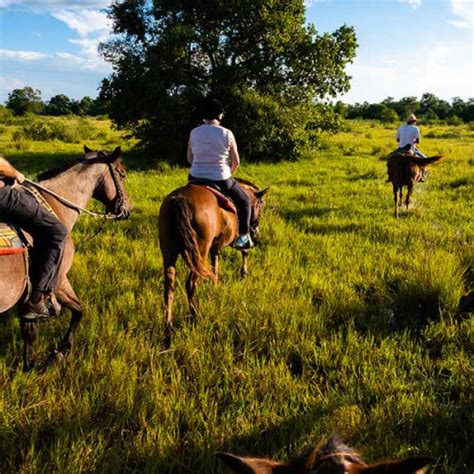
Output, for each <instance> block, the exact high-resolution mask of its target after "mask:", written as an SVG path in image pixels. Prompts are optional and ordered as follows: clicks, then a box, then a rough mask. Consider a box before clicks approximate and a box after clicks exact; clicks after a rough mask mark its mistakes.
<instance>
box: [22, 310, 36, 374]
mask: <svg viewBox="0 0 474 474" xmlns="http://www.w3.org/2000/svg"><path fill="white" fill-rule="evenodd" d="M20 326H21V334H22V336H23V371H25V372H28V371H29V370H31V369H32V368H33V367H34V365H35V363H34V360H33V344H34V342H35V340H36V333H37V330H36V321H35V320H29V319H25V318H21V320H20Z"/></svg>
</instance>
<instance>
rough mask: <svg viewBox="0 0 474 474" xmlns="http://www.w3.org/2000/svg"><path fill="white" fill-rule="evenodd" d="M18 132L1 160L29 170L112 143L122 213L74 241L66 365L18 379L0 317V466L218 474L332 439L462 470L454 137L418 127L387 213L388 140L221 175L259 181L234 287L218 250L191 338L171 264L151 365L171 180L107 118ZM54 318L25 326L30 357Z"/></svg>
mask: <svg viewBox="0 0 474 474" xmlns="http://www.w3.org/2000/svg"><path fill="white" fill-rule="evenodd" d="M28 120H30V119H26V120H24V121H23V122H21V120H19V121H10V122H9V123H7V124H3V125H0V133H1V135H0V145H1V148H0V152H2V153H3V154H4V155H5V156H6V157H7V158H9V159H11V161H12V162H13V163H14V164H16V165H17V166H18V167H19V168H20V169H21V170H22V171H24V172H26V173H27V174H28V175H29V176H30V177H33V176H34V175H35V174H36V173H37V172H39V171H41V170H44V169H47V168H49V167H52V166H55V165H56V164H59V163H61V164H62V163H63V162H65V161H67V159H70V158H72V157H76V156H78V155H80V154H81V151H82V143H83V142H87V144H88V145H89V146H90V147H92V148H99V147H101V148H106V149H112V148H113V147H114V146H116V145H118V144H121V145H122V146H123V148H124V150H125V152H126V153H125V157H126V160H125V161H126V163H127V166H128V169H129V176H128V178H127V187H128V190H129V194H130V196H131V199H132V201H133V203H134V212H133V214H132V216H131V218H130V219H129V220H128V221H126V222H119V223H109V224H107V226H106V228H105V231H104V232H103V233H102V234H101V235H100V236H99V237H97V238H95V239H94V240H92V241H90V242H85V243H82V244H81V242H83V240H84V238H85V236H86V235H87V234H88V233H89V232H91V231H92V230H94V229H96V228H97V226H98V225H99V223H98V222H97V221H95V220H92V219H91V218H88V217H82V218H81V219H80V221H79V225H78V226H77V228H76V229H75V230H74V237H75V241H76V242H77V243H79V248H78V252H77V254H76V259H75V263H74V267H73V270H72V272H71V280H72V282H73V284H74V286H75V288H76V290H77V292H78V294H79V295H80V296H81V298H82V301H83V302H84V306H85V310H86V315H85V317H84V320H83V324H82V326H81V327H80V329H79V331H78V333H77V338H76V346H75V347H74V349H73V351H72V353H71V354H70V356H69V357H68V358H67V359H66V360H63V361H60V362H58V363H57V364H56V365H55V366H54V367H52V368H51V369H50V370H48V371H47V372H45V373H40V372H38V371H33V372H31V373H28V374H24V373H22V371H21V348H22V341H21V337H20V330H19V322H18V320H17V318H16V317H15V315H14V314H7V315H2V316H1V317H0V386H1V391H0V472H2V473H3V472H25V473H26V472H72V473H75V472H100V473H103V472H131V471H139V472H158V473H219V472H224V470H223V467H222V466H221V465H220V462H219V461H218V460H217V459H216V457H215V452H216V451H219V450H229V451H232V452H236V453H240V454H255V455H265V456H271V457H273V458H280V459H283V458H286V457H287V456H288V455H290V454H295V453H296V452H298V451H299V450H300V449H301V448H303V447H304V446H306V445H308V444H311V443H313V442H316V441H319V439H320V438H321V437H322V436H323V435H327V434H330V433H331V432H338V433H340V434H341V435H342V436H343V437H344V438H345V439H346V440H347V441H348V442H350V443H351V444H352V445H353V446H354V447H355V448H357V449H359V450H360V451H361V452H362V453H363V454H364V456H365V458H366V459H367V460H369V461H375V460H380V459H384V458H401V457H403V456H405V455H409V454H426V455H431V456H433V457H435V458H436V460H437V461H436V465H435V466H434V468H433V469H432V471H430V472H435V473H457V474H460V473H472V472H474V461H473V459H474V410H473V407H474V390H473V380H474V377H473V375H474V374H473V364H472V358H473V353H474V324H473V319H472V318H469V317H468V315H461V314H459V313H458V311H457V305H458V301H459V298H460V297H461V296H462V295H463V294H465V293H467V292H468V291H470V290H473V289H474V250H473V238H474V227H473V222H472V213H473V209H474V193H473V183H474V172H473V168H474V166H473V165H474V152H473V150H474V130H473V128H472V127H469V126H455V127H454V126H453V127H448V126H441V125H433V126H430V127H427V126H423V124H421V132H422V146H421V148H422V150H423V151H424V152H425V153H427V154H429V155H431V154H437V153H442V154H445V155H446V156H447V159H446V161H444V162H441V163H440V164H439V165H437V166H433V167H432V168H431V169H430V170H431V171H430V176H429V181H428V182H427V183H426V184H422V185H419V186H418V187H417V189H416V190H415V195H414V197H415V201H414V207H413V208H412V209H411V210H410V211H408V212H406V211H403V212H402V215H401V218H400V219H398V220H395V219H394V218H393V199H392V193H391V188H390V185H388V184H386V183H385V177H386V175H385V162H384V161H383V157H384V155H385V154H386V153H388V152H389V151H390V150H391V149H392V148H393V145H394V140H393V134H394V128H393V127H392V128H385V127H384V126H382V125H380V124H376V123H371V122H347V123H346V124H345V126H344V130H343V131H342V132H340V133H339V134H337V135H335V136H331V137H325V138H324V140H323V142H322V144H321V146H320V148H319V149H318V150H316V151H315V152H314V153H311V154H309V155H308V157H307V158H306V159H304V160H302V161H300V162H293V163H278V164H268V163H267V164H258V165H246V164H245V163H244V164H243V166H242V168H241V170H239V172H238V176H241V177H243V178H246V179H250V180H252V181H254V182H255V183H256V184H258V185H259V186H260V187H264V186H271V190H270V192H269V193H268V195H267V206H266V208H265V210H264V215H263V218H262V225H261V233H260V240H259V245H258V247H257V248H256V249H255V250H253V251H252V252H251V255H250V259H249V277H248V278H247V279H246V280H241V279H240V277H239V264H240V255H239V254H238V253H237V252H235V251H233V250H231V249H227V250H226V251H225V252H224V253H223V255H222V259H221V272H222V278H221V282H220V283H219V284H218V285H217V286H214V285H212V284H211V283H207V282H205V283H202V284H200V286H199V288H198V297H199V303H200V313H201V314H200V316H199V318H198V321H197V324H196V325H194V326H192V325H188V324H186V323H185V321H184V317H185V315H186V313H187V306H186V298H185V290H184V282H185V277H186V274H187V272H186V268H185V266H184V265H183V264H182V262H181V263H180V264H179V265H178V288H177V294H176V299H175V306H174V314H175V318H176V324H177V335H176V337H175V340H174V343H173V346H172V349H171V350H170V351H169V352H164V350H163V345H162V337H163V326H164V316H163V302H162V287H163V278H162V266H161V255H160V252H159V246H158V233H157V215H158V209H159V206H160V203H161V201H162V200H163V198H164V197H165V196H166V195H167V194H168V193H169V192H170V191H172V190H173V189H174V188H176V187H178V186H180V185H182V184H183V183H184V182H185V181H186V175H187V172H186V170H185V169H184V168H183V169H180V168H173V167H170V166H168V165H163V164H160V163H159V161H158V159H157V157H154V156H140V155H139V154H137V152H133V153H131V152H130V150H131V148H132V146H133V142H130V141H127V140H126V139H125V138H124V137H122V136H121V133H119V132H117V131H111V130H109V126H110V124H109V122H107V121H93V120H92V119H84V120H83V122H81V123H79V124H78V122H77V119H75V118H70V119H57V120H58V121H62V122H63V125H61V127H63V128H64V127H65V128H64V130H63V132H62V134H61V133H57V134H56V138H55V139H54V137H53V135H54V134H51V133H50V134H49V136H48V134H47V133H46V132H44V133H43V132H41V133H40V132H38V131H37V130H36V129H33V130H31V125H30V124H29V122H28ZM74 121H76V122H74ZM64 124H65V125H64ZM81 124H82V125H81ZM48 126H49V125H48ZM25 127H26V131H25ZM28 127H30V129H28ZM36 127H37V128H38V126H37V125H36ZM61 127H59V128H61ZM68 127H69V128H73V129H75V130H76V129H79V128H80V127H83V128H84V130H86V132H84V131H79V132H78V133H77V134H76V135H74V134H70V135H71V136H69V135H68V132H67V130H69V128H68ZM50 128H51V127H50ZM28 130H30V131H29V132H28ZM35 130H36V131H35ZM65 130H66V131H65ZM69 131H70V132H71V130H69ZM42 133H43V134H42ZM81 134H83V135H84V136H83V135H81ZM48 137H49V140H46V141H45V140H44V138H48ZM57 137H59V138H60V140H58V138H57ZM237 139H238V137H237ZM37 140H42V141H37ZM64 140H66V141H64ZM183 160H184V157H183ZM68 321H69V314H67V315H66V314H64V315H63V316H62V317H61V318H60V319H59V320H55V321H53V322H49V323H47V324H41V325H40V328H39V329H40V334H39V339H38V343H37V344H36V354H37V360H39V361H41V360H44V359H45V358H46V356H47V354H48V352H49V348H50V346H51V344H53V343H55V342H56V341H57V340H58V338H59V336H60V334H62V333H63V332H64V331H65V329H66V326H67V323H68Z"/></svg>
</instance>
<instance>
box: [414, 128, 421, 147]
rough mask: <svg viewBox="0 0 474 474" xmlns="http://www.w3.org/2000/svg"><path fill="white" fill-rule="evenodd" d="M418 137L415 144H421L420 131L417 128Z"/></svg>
mask: <svg viewBox="0 0 474 474" xmlns="http://www.w3.org/2000/svg"><path fill="white" fill-rule="evenodd" d="M416 132H417V137H416V138H415V143H417V144H418V143H420V129H419V128H418V127H416Z"/></svg>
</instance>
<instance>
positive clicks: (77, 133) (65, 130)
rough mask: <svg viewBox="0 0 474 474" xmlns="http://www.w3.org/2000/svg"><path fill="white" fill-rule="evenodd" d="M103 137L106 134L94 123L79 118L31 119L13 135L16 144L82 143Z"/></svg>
mask: <svg viewBox="0 0 474 474" xmlns="http://www.w3.org/2000/svg"><path fill="white" fill-rule="evenodd" d="M104 136H107V133H106V132H104V131H103V130H100V129H98V127H97V126H96V123H95V122H94V121H92V120H90V119H86V118H79V117H70V118H69V119H65V118H52V117H49V118H41V119H40V118H36V117H32V118H31V119H30V120H29V121H28V122H27V123H26V124H24V125H22V126H20V127H18V128H17V129H16V130H15V131H14V133H13V139H14V140H15V141H16V142H19V141H21V140H25V139H26V140H33V141H38V142H41V141H51V140H59V141H62V142H65V143H82V142H84V141H88V140H93V139H97V138H100V137H104Z"/></svg>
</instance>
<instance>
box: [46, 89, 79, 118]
mask: <svg viewBox="0 0 474 474" xmlns="http://www.w3.org/2000/svg"><path fill="white" fill-rule="evenodd" d="M72 109H73V102H72V101H71V99H69V97H67V96H66V95H64V94H59V95H55V96H53V97H51V99H50V100H49V101H48V103H47V104H46V107H45V109H44V113H45V115H70V114H72Z"/></svg>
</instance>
